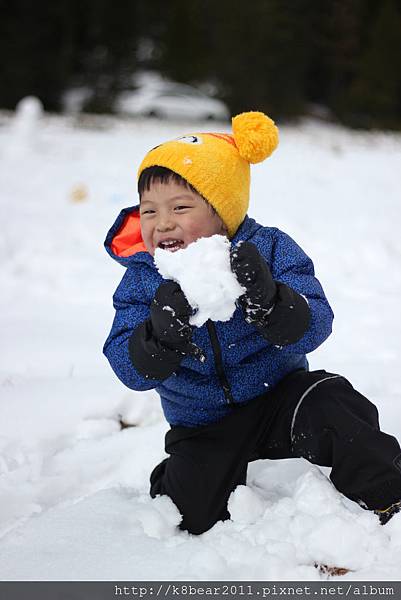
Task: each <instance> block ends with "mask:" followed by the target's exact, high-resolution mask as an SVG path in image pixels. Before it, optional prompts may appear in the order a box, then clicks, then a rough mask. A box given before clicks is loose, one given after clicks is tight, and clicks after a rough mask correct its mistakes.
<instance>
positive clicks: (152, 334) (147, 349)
mask: <svg viewBox="0 0 401 600" xmlns="http://www.w3.org/2000/svg"><path fill="white" fill-rule="evenodd" d="M191 315H192V308H191V306H190V304H189V303H188V300H187V299H186V297H185V295H184V292H183V291H182V289H181V288H180V286H179V285H178V283H175V282H174V281H168V282H165V283H162V284H161V285H160V286H159V288H158V289H157V291H156V294H155V297H154V299H153V302H152V304H151V307H150V318H149V319H147V320H146V321H145V322H144V323H141V325H139V326H138V327H137V328H136V329H135V331H134V333H133V334H132V336H131V338H130V341H129V352H130V357H131V360H132V363H133V365H134V366H135V368H136V369H137V371H138V372H139V373H141V374H143V375H145V377H150V378H152V379H160V380H163V379H166V378H167V377H169V376H170V375H171V374H172V373H173V372H174V371H175V370H176V369H177V368H178V366H179V365H180V363H181V361H182V359H183V358H184V356H187V355H193V356H195V357H196V358H198V359H199V360H201V361H202V362H203V361H204V360H205V356H204V354H203V352H202V350H201V349H200V348H199V347H198V346H196V345H195V344H193V343H192V341H191V338H192V327H191V326H190V324H189V318H190V316H191Z"/></svg>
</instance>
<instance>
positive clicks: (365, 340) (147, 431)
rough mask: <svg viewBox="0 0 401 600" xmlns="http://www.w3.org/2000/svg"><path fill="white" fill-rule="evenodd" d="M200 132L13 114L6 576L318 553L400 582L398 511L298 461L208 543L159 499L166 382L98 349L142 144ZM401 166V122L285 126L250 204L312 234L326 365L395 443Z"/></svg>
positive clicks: (1, 274) (2, 507)
mask: <svg viewBox="0 0 401 600" xmlns="http://www.w3.org/2000/svg"><path fill="white" fill-rule="evenodd" d="M209 128H210V125H208V124H206V125H205V126H204V127H198V129H200V130H209ZM193 129H194V128H193V125H188V126H185V125H184V126H183V125H182V124H179V125H178V124H176V125H175V124H167V123H154V122H146V121H138V122H134V123H132V122H127V121H123V120H114V119H92V120H84V121H83V122H81V123H80V124H77V123H74V122H72V121H69V120H66V119H63V118H60V117H49V116H47V117H45V118H42V119H41V120H40V121H37V120H35V119H32V122H30V123H28V125H27V126H21V123H20V124H19V125H18V126H16V125H15V124H13V122H12V121H11V119H10V117H9V116H8V115H6V114H3V115H0V219H1V223H2V236H1V238H0V244H1V252H0V261H1V269H0V281H1V290H2V292H1V296H0V303H1V310H0V328H1V331H2V336H1V342H0V343H1V356H2V361H1V365H0V396H1V401H0V474H1V475H0V533H1V539H0V550H1V551H0V577H1V578H2V579H32V578H36V579H73V580H74V579H117V578H118V579H125V580H135V579H160V578H161V579H187V578H188V579H189V578H192V579H204V580H206V579H248V580H252V579H255V580H256V579H309V580H312V579H318V578H319V577H325V576H323V575H320V574H319V573H318V571H317V570H316V569H315V568H314V567H313V563H314V561H315V560H316V561H320V562H325V563H330V564H334V563H335V564H337V566H348V567H350V568H351V569H353V571H352V572H351V573H349V574H348V575H346V576H345V578H346V579H347V578H348V579H381V580H385V579H400V578H401V560H400V558H399V557H400V550H401V516H397V517H396V518H394V519H393V520H392V521H391V522H390V523H389V524H388V526H386V527H385V528H382V527H380V526H379V525H378V523H377V520H376V518H375V517H374V516H373V515H371V514H370V513H367V512H365V511H363V510H362V509H361V508H359V507H358V506H356V505H355V504H353V503H351V502H349V501H348V500H346V499H345V498H343V497H342V496H340V495H339V494H338V493H337V492H336V491H335V490H334V489H333V487H332V486H331V484H330V483H329V482H328V480H327V479H326V477H324V476H323V475H322V470H320V469H319V468H318V467H315V466H313V465H310V464H309V463H307V462H306V461H303V460H292V461H258V462H256V463H252V464H251V465H250V468H249V480H248V485H247V486H246V487H244V486H242V487H239V488H238V489H237V490H236V492H234V494H233V495H232V497H231V499H230V510H231V514H232V520H231V521H229V522H226V523H218V524H217V525H216V526H215V527H214V528H213V529H212V530H211V531H209V532H207V533H206V534H204V535H202V536H200V537H196V536H190V535H188V534H187V533H185V532H180V531H178V530H177V528H176V525H177V523H178V521H179V515H178V512H177V510H176V508H175V507H174V505H173V504H172V503H171V501H170V500H169V499H168V498H159V499H156V500H151V499H150V498H149V497H148V495H147V490H148V476H149V473H150V471H151V469H152V467H153V466H154V465H155V464H156V463H157V462H158V461H159V460H161V458H163V456H164V451H163V436H164V433H165V431H166V430H167V425H166V423H165V422H164V420H163V417H162V415H161V412H160V408H159V404H158V399H157V396H156V394H155V393H154V392H152V391H151V392H146V393H135V392H130V391H129V390H127V389H125V388H124V387H123V386H122V384H120V383H119V382H118V381H117V380H116V379H115V377H114V375H113V373H112V372H111V370H110V368H109V366H108V364H107V362H106V360H105V359H104V358H103V356H102V353H101V349H102V344H103V342H104V339H105V337H106V335H107V334H108V331H109V328H110V325H111V321H112V318H113V309H112V305H111V296H112V293H113V291H114V289H115V287H116V286H117V284H118V282H119V280H120V278H121V276H122V274H123V269H122V268H121V267H120V266H119V265H117V264H115V263H114V262H113V261H111V260H110V259H109V257H108V256H107V255H106V254H105V253H104V251H103V248H102V243H103V239H104V236H105V233H106V231H107V230H108V228H109V226H110V225H111V223H112V221H113V220H114V218H115V216H116V214H117V212H118V211H119V210H120V208H122V207H124V206H129V205H132V204H135V203H136V201H137V200H136V194H135V169H136V166H137V165H138V163H139V161H140V159H141V158H142V157H143V154H144V152H146V151H147V150H148V149H149V148H151V147H153V146H155V145H156V144H158V143H159V142H160V141H163V140H165V139H168V138H170V137H175V136H177V135H180V134H183V133H185V132H191V131H193ZM223 129H224V127H223ZM400 167H401V137H400V136H399V135H398V136H397V135H391V134H383V133H352V132H349V131H347V130H345V129H343V128H340V127H335V126H332V125H327V124H321V123H317V122H313V121H305V122H303V123H302V124H301V125H300V126H298V127H282V128H281V143H280V146H279V150H278V151H277V152H276V153H275V155H274V156H273V157H272V158H270V159H269V160H268V161H266V162H265V163H262V164H261V165H258V166H255V167H254V168H253V183H252V188H253V189H252V198H253V200H252V204H251V210H250V214H251V216H254V217H255V218H256V219H257V220H260V221H262V222H263V223H266V224H268V225H273V226H277V227H280V228H281V229H284V230H285V231H287V232H288V233H289V234H290V235H291V236H292V237H293V238H295V240H296V241H298V242H299V243H300V245H301V246H303V248H304V249H305V250H306V251H307V252H308V253H309V255H310V256H311V257H312V258H313V260H314V263H315V267H316V272H317V276H318V277H319V279H320V281H321V282H322V284H323V287H324V288H325V291H326V293H327V295H328V297H329V299H330V302H331V304H332V306H333V309H334V312H335V316H336V319H335V323H334V333H333V335H332V336H331V337H330V338H329V340H328V341H327V342H326V343H325V344H324V345H323V346H322V347H321V348H319V349H318V350H317V351H315V352H314V353H313V354H312V355H310V356H309V359H310V363H311V368H326V369H327V370H330V371H334V372H340V373H341V374H343V375H345V376H346V377H348V378H349V379H350V380H351V382H352V383H353V385H354V386H355V387H356V388H358V389H359V390H360V391H361V392H362V393H364V394H365V395H366V396H368V397H369V398H370V399H371V400H372V401H373V402H375V403H376V404H377V405H378V407H379V410H380V414H381V425H382V428H383V429H384V430H386V431H388V432H389V433H392V434H394V435H396V436H397V437H398V438H399V439H401V418H400V416H401V371H400V368H399V359H400V356H401V353H400V345H401V342H400V340H401V319H400V317H399V302H398V299H399V297H400V294H401V269H400V264H401V238H400V235H399V228H400V225H401V223H400V214H401V207H400V202H399V173H400V171H401V169H400ZM121 417H123V420H124V421H126V422H130V423H132V424H135V425H137V426H136V427H130V428H125V429H123V430H121V428H120V425H119V420H120V418H121ZM324 471H325V473H326V474H327V472H328V470H327V469H325V470H324ZM172 550H173V551H172Z"/></svg>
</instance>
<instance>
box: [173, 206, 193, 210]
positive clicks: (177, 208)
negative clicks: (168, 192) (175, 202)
mask: <svg viewBox="0 0 401 600" xmlns="http://www.w3.org/2000/svg"><path fill="white" fill-rule="evenodd" d="M175 208H176V210H182V209H184V208H190V207H189V206H184V205H182V206H176V207H175Z"/></svg>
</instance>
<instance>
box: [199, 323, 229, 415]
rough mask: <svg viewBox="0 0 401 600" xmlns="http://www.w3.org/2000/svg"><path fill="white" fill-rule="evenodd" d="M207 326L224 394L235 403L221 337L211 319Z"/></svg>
mask: <svg viewBox="0 0 401 600" xmlns="http://www.w3.org/2000/svg"><path fill="white" fill-rule="evenodd" d="M206 327H207V330H208V333H209V337H210V341H211V343H212V350H213V355H214V361H215V365H216V371H217V376H218V378H219V381H220V384H221V387H222V388H223V392H224V396H225V398H226V400H227V403H228V404H234V403H235V401H234V398H233V395H232V392H231V388H230V384H229V383H228V379H227V376H226V374H225V372H224V367H223V359H222V356H221V347H220V343H219V338H218V337H217V332H216V327H215V326H214V324H213V322H212V321H211V320H210V319H208V320H207V321H206Z"/></svg>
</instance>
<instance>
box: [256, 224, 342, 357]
mask: <svg viewBox="0 0 401 600" xmlns="http://www.w3.org/2000/svg"><path fill="white" fill-rule="evenodd" d="M265 258H267V259H268V257H265ZM270 268H271V271H272V276H273V278H274V280H275V281H276V282H277V283H278V284H279V287H280V283H281V284H285V286H283V288H282V289H283V291H284V292H285V288H286V286H288V288H290V290H293V291H295V292H296V295H295V298H296V296H298V294H299V295H300V296H301V297H302V299H304V300H305V301H306V302H307V303H308V306H309V318H308V325H307V328H306V331H304V333H303V335H302V336H301V337H300V339H298V340H297V341H296V342H295V343H292V344H289V345H286V346H284V348H283V351H284V350H285V351H287V352H290V353H292V354H307V353H309V352H312V351H313V350H315V349H316V348H318V347H319V346H320V345H321V344H322V343H323V342H324V341H325V340H326V339H327V338H328V337H329V335H330V333H331V329H332V322H333V318H334V315H333V311H332V310H331V307H330V305H329V303H328V301H327V299H326V296H325V294H324V292H323V289H322V286H321V285H320V283H319V281H318V280H317V279H316V277H315V271H314V266H313V262H312V261H311V259H310V258H309V257H308V256H307V255H306V254H305V252H304V251H303V250H302V248H301V247H300V246H298V244H297V243H296V242H295V241H294V240H293V239H292V238H291V237H290V236H289V235H287V234H286V233H284V232H282V231H280V230H278V229H277V230H276V232H275V237H274V242H273V248H272V257H271V265H270ZM284 295H285V294H284ZM299 300H300V298H299V296H298V301H299ZM284 303H285V299H284ZM287 304H288V303H287ZM278 308H279V307H278ZM286 308H288V307H286ZM294 308H295V307H294ZM288 314H289V313H288V311H287V315H288ZM278 345H280V344H278Z"/></svg>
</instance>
